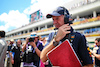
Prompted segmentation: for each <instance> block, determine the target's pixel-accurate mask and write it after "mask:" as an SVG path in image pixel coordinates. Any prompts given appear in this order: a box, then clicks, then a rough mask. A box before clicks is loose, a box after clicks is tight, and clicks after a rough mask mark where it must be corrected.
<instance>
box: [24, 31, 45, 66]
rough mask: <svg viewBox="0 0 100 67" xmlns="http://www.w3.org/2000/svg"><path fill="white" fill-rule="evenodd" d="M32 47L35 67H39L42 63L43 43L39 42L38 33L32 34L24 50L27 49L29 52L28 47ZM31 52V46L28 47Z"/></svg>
mask: <svg viewBox="0 0 100 67" xmlns="http://www.w3.org/2000/svg"><path fill="white" fill-rule="evenodd" d="M28 44H29V45H31V46H32V47H33V49H32V51H33V65H35V66H36V67H39V62H40V53H41V51H42V49H43V45H42V43H41V42H40V41H39V38H38V36H37V33H36V32H33V33H31V38H27V39H26V43H25V44H24V47H23V49H25V48H26V51H27V45H28ZM28 50H29V46H28Z"/></svg>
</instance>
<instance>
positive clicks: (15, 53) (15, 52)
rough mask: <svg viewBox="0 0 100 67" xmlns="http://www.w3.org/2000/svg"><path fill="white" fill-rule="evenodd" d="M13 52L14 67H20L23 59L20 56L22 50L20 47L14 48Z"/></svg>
mask: <svg viewBox="0 0 100 67" xmlns="http://www.w3.org/2000/svg"><path fill="white" fill-rule="evenodd" d="M11 52H12V57H13V60H14V64H13V65H14V67H20V63H21V58H20V54H21V48H20V47H18V46H13V47H12V48H11Z"/></svg>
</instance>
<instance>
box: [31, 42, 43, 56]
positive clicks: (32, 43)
mask: <svg viewBox="0 0 100 67" xmlns="http://www.w3.org/2000/svg"><path fill="white" fill-rule="evenodd" d="M30 45H32V46H33V47H34V49H35V52H36V54H37V55H38V56H39V57H40V53H41V51H40V50H39V49H38V47H37V46H36V44H35V42H30Z"/></svg>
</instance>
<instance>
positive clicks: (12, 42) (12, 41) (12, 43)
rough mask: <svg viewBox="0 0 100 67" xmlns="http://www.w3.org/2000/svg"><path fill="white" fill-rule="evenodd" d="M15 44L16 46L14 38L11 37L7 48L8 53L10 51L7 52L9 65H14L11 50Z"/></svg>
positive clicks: (9, 66) (8, 66) (10, 66)
mask: <svg viewBox="0 0 100 67" xmlns="http://www.w3.org/2000/svg"><path fill="white" fill-rule="evenodd" d="M13 46H15V44H14V39H11V40H10V43H9V44H8V48H7V53H8V54H7V67H12V63H11V55H10V54H11V53H10V51H11V48H12V47H13Z"/></svg>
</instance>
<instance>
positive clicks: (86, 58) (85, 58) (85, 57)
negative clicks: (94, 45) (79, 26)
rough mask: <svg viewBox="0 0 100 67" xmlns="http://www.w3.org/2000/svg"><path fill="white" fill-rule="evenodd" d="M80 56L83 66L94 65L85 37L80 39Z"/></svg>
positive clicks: (82, 36)
mask: <svg viewBox="0 0 100 67" xmlns="http://www.w3.org/2000/svg"><path fill="white" fill-rule="evenodd" d="M78 51H79V56H80V59H81V62H82V65H87V64H92V63H93V62H92V57H91V55H90V54H89V52H90V51H89V47H88V46H87V41H86V38H85V36H84V35H81V37H80V39H79V50H78Z"/></svg>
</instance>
